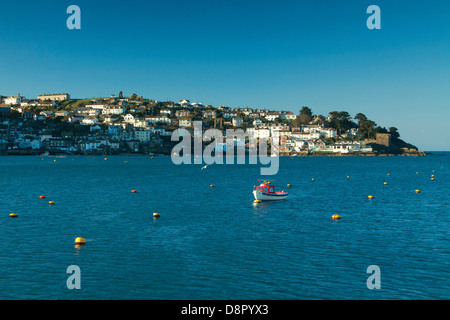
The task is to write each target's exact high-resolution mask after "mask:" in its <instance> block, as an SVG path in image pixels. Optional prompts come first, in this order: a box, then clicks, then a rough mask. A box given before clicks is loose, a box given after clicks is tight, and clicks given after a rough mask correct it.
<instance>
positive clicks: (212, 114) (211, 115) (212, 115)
mask: <svg viewBox="0 0 450 320" xmlns="http://www.w3.org/2000/svg"><path fill="white" fill-rule="evenodd" d="M202 116H203V118H205V119H216V117H217V114H216V111H215V110H205V111H203V112H202Z"/></svg>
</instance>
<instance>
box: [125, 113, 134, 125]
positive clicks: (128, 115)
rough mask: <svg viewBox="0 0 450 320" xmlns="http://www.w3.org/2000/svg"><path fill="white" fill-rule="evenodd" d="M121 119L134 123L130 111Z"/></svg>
mask: <svg viewBox="0 0 450 320" xmlns="http://www.w3.org/2000/svg"><path fill="white" fill-rule="evenodd" d="M123 119H124V120H125V122H128V123H134V121H135V118H134V116H133V115H132V114H130V113H128V114H126V115H125V116H124V117H123Z"/></svg>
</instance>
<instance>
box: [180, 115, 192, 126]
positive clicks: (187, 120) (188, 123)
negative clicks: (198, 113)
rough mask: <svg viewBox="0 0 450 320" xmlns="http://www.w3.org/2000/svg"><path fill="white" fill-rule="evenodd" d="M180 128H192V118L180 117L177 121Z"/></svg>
mask: <svg viewBox="0 0 450 320" xmlns="http://www.w3.org/2000/svg"><path fill="white" fill-rule="evenodd" d="M178 121H179V126H180V127H190V126H192V118H191V117H182V118H179V119H178Z"/></svg>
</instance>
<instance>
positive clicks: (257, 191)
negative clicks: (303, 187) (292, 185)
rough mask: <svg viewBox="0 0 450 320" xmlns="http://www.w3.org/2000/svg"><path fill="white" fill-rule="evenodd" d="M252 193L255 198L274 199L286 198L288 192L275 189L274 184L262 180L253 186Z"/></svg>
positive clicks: (261, 199)
mask: <svg viewBox="0 0 450 320" xmlns="http://www.w3.org/2000/svg"><path fill="white" fill-rule="evenodd" d="M253 195H254V196H255V199H256V200H260V201H275V200H283V199H286V198H287V197H288V195H289V194H288V193H287V192H284V191H275V186H274V185H271V184H270V182H266V181H264V182H263V183H261V184H260V185H259V186H256V187H253Z"/></svg>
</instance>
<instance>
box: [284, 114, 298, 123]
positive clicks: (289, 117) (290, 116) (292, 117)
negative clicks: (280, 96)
mask: <svg viewBox="0 0 450 320" xmlns="http://www.w3.org/2000/svg"><path fill="white" fill-rule="evenodd" d="M295 119H297V115H295V114H293V113H292V112H288V113H283V114H281V120H283V121H284V120H287V121H292V120H295Z"/></svg>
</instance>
